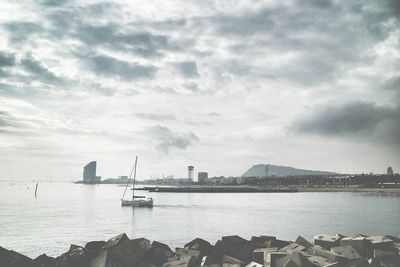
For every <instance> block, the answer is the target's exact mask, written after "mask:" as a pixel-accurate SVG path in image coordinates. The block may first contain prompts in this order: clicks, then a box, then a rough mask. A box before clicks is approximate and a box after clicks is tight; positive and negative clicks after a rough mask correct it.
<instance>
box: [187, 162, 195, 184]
mask: <svg viewBox="0 0 400 267" xmlns="http://www.w3.org/2000/svg"><path fill="white" fill-rule="evenodd" d="M193 173H194V167H193V166H188V180H189V181H191V182H193Z"/></svg>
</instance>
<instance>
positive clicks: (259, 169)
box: [242, 164, 335, 177]
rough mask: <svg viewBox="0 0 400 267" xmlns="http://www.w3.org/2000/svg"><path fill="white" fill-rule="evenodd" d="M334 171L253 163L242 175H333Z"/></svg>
mask: <svg viewBox="0 0 400 267" xmlns="http://www.w3.org/2000/svg"><path fill="white" fill-rule="evenodd" d="M333 174H335V173H334V172H326V171H312V170H303V169H296V168H293V167H288V166H279V165H271V164H258V165H253V167H251V168H250V169H248V170H247V171H246V172H245V173H243V174H242V177H265V176H302V175H333Z"/></svg>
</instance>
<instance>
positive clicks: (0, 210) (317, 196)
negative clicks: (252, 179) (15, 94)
mask: <svg viewBox="0 0 400 267" xmlns="http://www.w3.org/2000/svg"><path fill="white" fill-rule="evenodd" d="M34 188H35V183H34V182H32V183H15V184H12V183H11V182H0V229H1V232H2V234H1V235H0V246H3V247H6V248H8V249H13V250H16V251H19V252H22V253H26V254H27V255H30V256H32V257H35V256H37V255H39V254H41V253H44V252H45V253H47V254H49V255H53V256H55V255H58V254H60V253H62V252H64V251H66V250H67V249H68V247H69V244H71V243H74V244H80V245H82V244H84V243H85V242H87V241H90V240H100V239H108V238H110V237H111V236H114V235H117V234H119V233H122V232H126V233H127V234H128V236H129V237H132V238H133V237H147V238H149V239H151V240H158V241H162V242H166V243H168V244H169V245H170V246H171V247H175V246H182V245H184V244H185V243H186V242H188V241H190V240H191V239H193V238H195V237H203V238H205V239H208V240H209V241H210V242H215V241H216V240H217V239H218V238H220V237H221V236H222V235H229V234H238V235H241V236H243V237H245V238H250V237H251V236H252V235H262V234H264V235H276V236H279V237H280V238H284V239H291V240H293V239H295V238H296V237H297V235H299V234H301V235H303V236H305V237H307V238H310V239H311V238H312V237H313V236H314V235H316V234H319V233H331V234H335V233H342V234H346V235H355V234H357V233H365V234H393V235H398V234H399V233H400V227H399V226H400V225H399V221H400V195H399V194H385V193H269V194H264V193H253V194H251V193H224V194H210V193H208V194H207V193H198V194H188V193H145V192H143V194H145V195H147V196H151V197H153V198H154V200H155V206H154V208H152V209H149V208H139V209H138V208H136V209H132V208H129V207H121V206H120V198H121V196H122V193H123V188H121V187H118V186H116V185H101V186H92V185H75V184H70V183H54V182H53V183H40V184H39V188H38V197H37V199H35V197H34Z"/></svg>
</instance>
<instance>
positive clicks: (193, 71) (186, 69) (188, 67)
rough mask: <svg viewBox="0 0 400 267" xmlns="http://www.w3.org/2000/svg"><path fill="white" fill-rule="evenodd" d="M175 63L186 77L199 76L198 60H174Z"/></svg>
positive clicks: (176, 67) (177, 68)
mask: <svg viewBox="0 0 400 267" xmlns="http://www.w3.org/2000/svg"><path fill="white" fill-rule="evenodd" d="M173 65H174V67H175V69H176V70H178V72H179V73H180V74H181V75H182V76H183V77H185V78H195V77H198V76H199V73H198V71H197V64H196V61H182V62H174V63H173Z"/></svg>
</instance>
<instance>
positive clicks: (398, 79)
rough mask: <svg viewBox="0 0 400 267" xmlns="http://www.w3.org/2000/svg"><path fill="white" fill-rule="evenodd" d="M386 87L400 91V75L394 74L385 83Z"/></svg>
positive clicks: (384, 86)
mask: <svg viewBox="0 0 400 267" xmlns="http://www.w3.org/2000/svg"><path fill="white" fill-rule="evenodd" d="M383 88H384V89H388V90H394V91H397V92H399V93H400V76H393V77H391V78H390V79H388V80H387V81H386V82H385V83H384V84H383Z"/></svg>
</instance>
